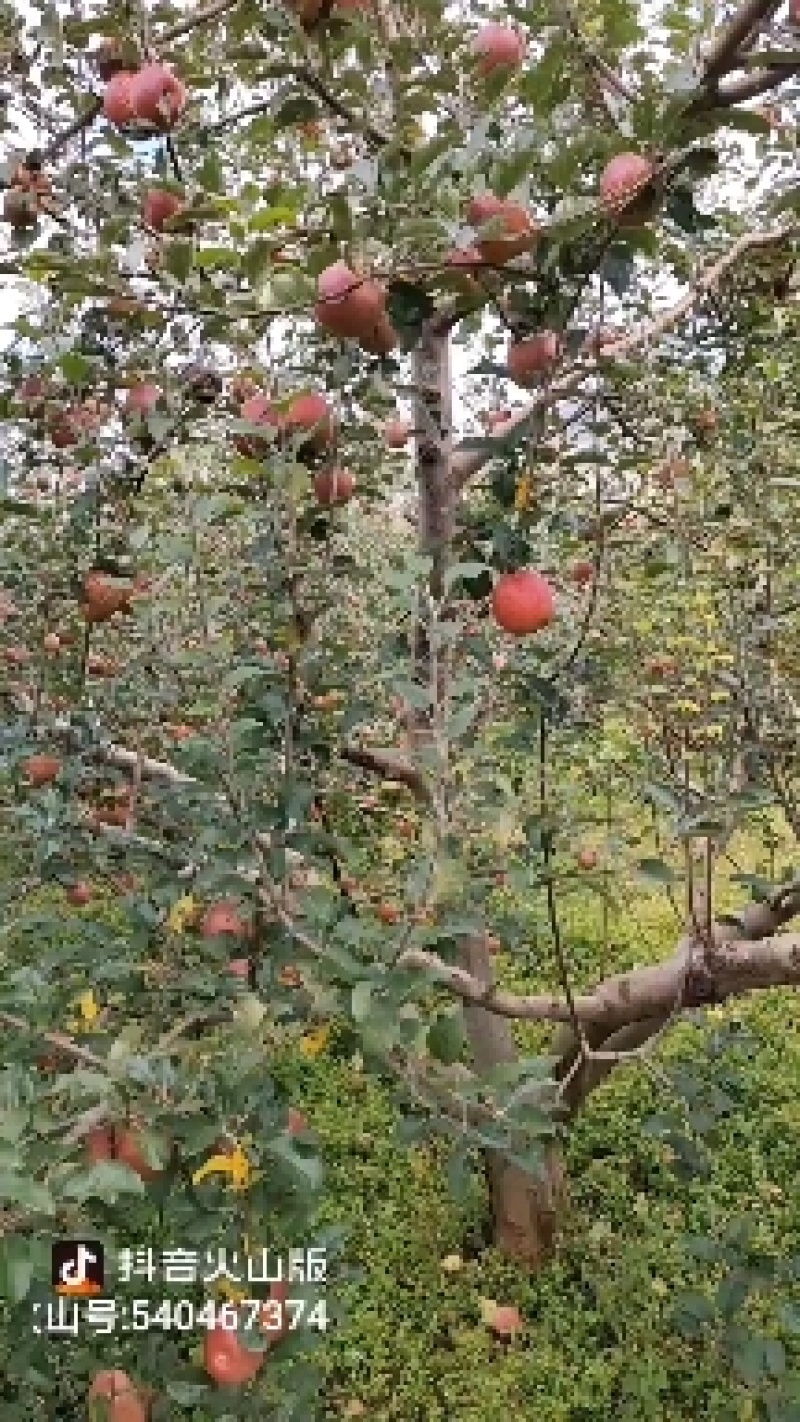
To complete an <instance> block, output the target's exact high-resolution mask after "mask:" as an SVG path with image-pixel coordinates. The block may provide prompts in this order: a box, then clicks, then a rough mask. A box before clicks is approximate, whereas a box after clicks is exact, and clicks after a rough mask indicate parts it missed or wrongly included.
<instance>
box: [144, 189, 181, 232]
mask: <svg viewBox="0 0 800 1422" xmlns="http://www.w3.org/2000/svg"><path fill="white" fill-rule="evenodd" d="M184 206H185V204H184V201H183V199H182V198H180V197H178V194H177V193H173V192H170V190H169V189H168V188H148V190H147V192H146V193H145V195H144V203H143V204H142V221H143V222H144V225H145V227H152V228H153V230H154V231H155V232H163V230H164V225H165V223H167V222H169V220H170V218H171V217H177V215H178V213H179V212H183V209H184Z"/></svg>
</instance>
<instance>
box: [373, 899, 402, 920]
mask: <svg viewBox="0 0 800 1422" xmlns="http://www.w3.org/2000/svg"><path fill="white" fill-rule="evenodd" d="M376 913H377V915H378V918H379V919H380V921H381V923H385V924H387V925H389V924H392V923H397V922H398V921H399V919H400V910H399V908H398V907H397V905H396V904H389V903H381V904H378V907H377V909H376Z"/></svg>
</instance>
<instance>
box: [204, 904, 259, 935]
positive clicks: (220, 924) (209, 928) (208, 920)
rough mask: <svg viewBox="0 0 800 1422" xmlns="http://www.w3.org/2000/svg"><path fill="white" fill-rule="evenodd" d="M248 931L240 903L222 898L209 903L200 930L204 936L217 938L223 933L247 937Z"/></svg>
mask: <svg viewBox="0 0 800 1422" xmlns="http://www.w3.org/2000/svg"><path fill="white" fill-rule="evenodd" d="M248 931H249V930H248V927H247V925H246V923H245V921H244V919H243V918H242V917H241V914H240V912H239V905H238V904H237V903H233V902H232V901H231V900H225V899H220V900H219V901H218V902H217V903H215V904H210V905H209V907H208V908H207V909H206V911H205V914H204V915H203V921H202V923H201V925H200V932H201V934H202V935H203V937H204V938H216V937H218V936H221V935H222V934H230V935H231V936H232V937H234V938H246V937H247V935H248Z"/></svg>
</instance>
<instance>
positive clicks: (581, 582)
mask: <svg viewBox="0 0 800 1422" xmlns="http://www.w3.org/2000/svg"><path fill="white" fill-rule="evenodd" d="M569 575H570V578H571V579H572V581H573V583H577V584H578V587H580V588H582V587H585V586H586V584H587V583H591V582H592V581H593V580H594V563H592V562H590V560H589V559H588V558H578V559H576V561H575V562H574V563H573V564H572V567H571V568H570V570H569Z"/></svg>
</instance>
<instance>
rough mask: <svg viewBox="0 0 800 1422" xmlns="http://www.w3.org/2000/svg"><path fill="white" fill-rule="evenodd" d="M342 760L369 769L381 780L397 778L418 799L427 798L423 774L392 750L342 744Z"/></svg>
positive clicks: (427, 792)
mask: <svg viewBox="0 0 800 1422" xmlns="http://www.w3.org/2000/svg"><path fill="white" fill-rule="evenodd" d="M340 755H341V757H342V760H346V761H348V762H349V764H350V765H357V766H359V767H360V768H361V769H362V770H371V771H373V772H374V773H375V774H376V775H379V776H380V777H381V778H382V779H383V780H397V781H399V782H400V784H402V785H406V786H408V789H409V790H413V792H414V794H415V795H418V796H419V798H420V799H428V798H429V795H430V789H429V787H428V783H427V781H426V779H425V776H424V775H423V774H422V772H421V771H420V770H418V769H417V767H416V766H414V765H412V764H411V762H410V761H408V760H406V759H405V758H404V757H403V756H401V755H400V754H399V753H398V752H397V751H394V750H362V749H361V748H360V747H359V746H344V747H343V749H342V750H341V751H340Z"/></svg>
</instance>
